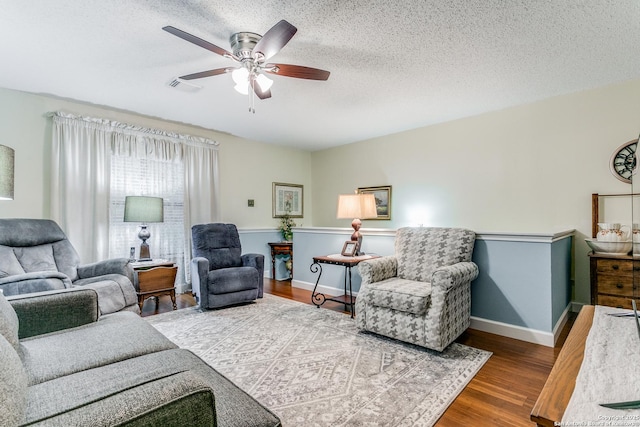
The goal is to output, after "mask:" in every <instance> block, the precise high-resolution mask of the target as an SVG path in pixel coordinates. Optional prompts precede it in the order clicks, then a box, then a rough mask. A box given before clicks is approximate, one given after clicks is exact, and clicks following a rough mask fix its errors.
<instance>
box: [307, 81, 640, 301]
mask: <svg viewBox="0 0 640 427" xmlns="http://www.w3.org/2000/svg"><path fill="white" fill-rule="evenodd" d="M639 133H640V80H636V81H632V82H627V83H624V84H618V85H614V86H609V87H604V88H599V89H595V90H590V91H585V92H581V93H577V94H571V95H566V96H560V97H555V98H552V99H548V100H545V101H541V102H537V103H534V104H530V105H524V106H519V107H515V108H509V109H505V110H502V111H497V112H492V113H488V114H483V115H479V116H475V117H470V118H466V119H461V120H456V121H452V122H448V123H443V124H439V125H435V126H429V127H424V128H419V129H415V130H410V131H406V132H402V133H398V134H394V135H388V136H383V137H379V138H374V139H371V140H367V141H362V142H358V143H354V144H350V145H346V146H342V147H337V148H332V149H328V150H323V151H318V152H314V153H313V155H312V172H313V177H312V180H313V206H314V211H313V218H314V225H315V226H321V227H335V226H341V227H347V226H348V225H349V221H348V220H337V219H336V218H335V211H336V203H337V195H338V194H339V193H350V192H352V191H353V190H354V189H355V188H357V187H368V186H376V185H392V186H393V191H392V219H391V221H366V220H365V221H363V227H364V228H367V227H376V228H380V227H382V228H385V227H386V228H397V227H400V226H406V225H418V224H423V225H425V226H434V225H435V226H464V227H469V228H471V229H474V230H476V231H478V232H491V231H498V232H527V233H536V232H541V233H553V232H556V231H561V230H567V229H576V230H577V231H578V232H577V234H576V239H575V242H576V249H575V258H576V259H575V261H576V263H575V265H576V267H575V281H576V287H575V299H576V300H577V301H580V302H588V301H589V268H588V259H587V253H588V247H587V246H586V244H585V243H584V238H585V237H590V233H591V193H594V192H599V193H624V192H630V190H631V187H630V186H629V185H628V184H624V183H622V182H620V181H619V180H617V179H615V178H614V177H613V176H612V175H611V173H610V172H609V158H610V156H611V154H612V153H613V151H614V150H615V149H616V148H617V147H618V146H620V145H621V144H623V143H625V142H627V141H630V140H632V139H635V138H637V137H638V134H639ZM612 204H613V202H612ZM623 205H624V204H623ZM624 206H627V207H626V208H622V211H619V212H615V211H613V210H612V209H609V210H608V216H609V218H607V219H608V220H610V221H612V220H613V217H615V219H616V220H617V221H619V222H623V223H627V224H630V223H631V212H630V208H629V207H628V206H630V205H624ZM636 222H638V221H636Z"/></svg>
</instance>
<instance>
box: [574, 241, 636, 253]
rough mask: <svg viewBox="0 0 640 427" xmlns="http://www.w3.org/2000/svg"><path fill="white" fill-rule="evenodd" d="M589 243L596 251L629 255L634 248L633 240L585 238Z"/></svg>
mask: <svg viewBox="0 0 640 427" xmlns="http://www.w3.org/2000/svg"><path fill="white" fill-rule="evenodd" d="M584 240H585V241H586V242H587V245H589V247H590V248H591V249H592V250H593V251H594V252H596V253H600V254H612V255H627V254H628V253H629V252H630V251H631V249H632V248H633V242H632V241H628V242H599V241H597V240H592V239H584Z"/></svg>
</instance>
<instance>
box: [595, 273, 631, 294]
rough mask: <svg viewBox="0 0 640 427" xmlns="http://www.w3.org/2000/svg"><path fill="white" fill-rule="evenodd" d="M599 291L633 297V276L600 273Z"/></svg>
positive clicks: (600, 292)
mask: <svg viewBox="0 0 640 427" xmlns="http://www.w3.org/2000/svg"><path fill="white" fill-rule="evenodd" d="M636 281H637V280H636ZM598 293H599V294H613V295H618V296H628V297H632V296H633V276H623V275H618V276H608V275H604V274H598Z"/></svg>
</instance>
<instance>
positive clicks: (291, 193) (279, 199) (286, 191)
mask: <svg viewBox="0 0 640 427" xmlns="http://www.w3.org/2000/svg"><path fill="white" fill-rule="evenodd" d="M285 215H289V216H290V217H291V218H302V216H303V215H304V198H303V187H302V185H298V184H285V183H282V182H274V183H273V217H274V218H281V217H283V216H285Z"/></svg>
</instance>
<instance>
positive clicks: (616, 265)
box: [611, 264, 620, 270]
mask: <svg viewBox="0 0 640 427" xmlns="http://www.w3.org/2000/svg"><path fill="white" fill-rule="evenodd" d="M611 268H612V269H614V270H618V269H619V268H620V267H619V266H618V264H614V265H612V266H611Z"/></svg>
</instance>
